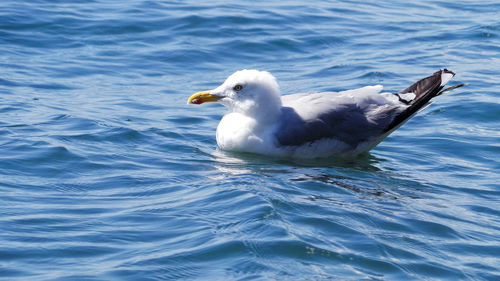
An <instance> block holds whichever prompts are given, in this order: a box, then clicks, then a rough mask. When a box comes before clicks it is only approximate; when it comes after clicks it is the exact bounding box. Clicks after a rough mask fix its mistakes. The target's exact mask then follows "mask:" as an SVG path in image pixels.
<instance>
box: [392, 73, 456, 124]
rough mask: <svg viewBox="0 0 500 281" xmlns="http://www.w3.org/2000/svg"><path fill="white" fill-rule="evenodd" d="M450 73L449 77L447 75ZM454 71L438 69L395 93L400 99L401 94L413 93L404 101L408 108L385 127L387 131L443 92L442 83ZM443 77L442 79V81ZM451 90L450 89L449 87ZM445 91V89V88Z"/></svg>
mask: <svg viewBox="0 0 500 281" xmlns="http://www.w3.org/2000/svg"><path fill="white" fill-rule="evenodd" d="M450 74H451V77H450V76H449V75H450ZM453 76H455V73H454V72H453V71H451V70H449V69H446V68H445V69H440V70H438V71H436V72H434V74H432V75H431V76H428V77H425V78H423V79H421V80H419V81H417V82H416V83H413V84H412V85H411V86H410V87H408V88H406V89H404V90H402V91H400V92H399V93H397V94H396V95H397V96H398V97H399V99H400V100H401V96H402V95H404V94H410V93H411V94H414V96H415V97H414V98H413V99H412V100H407V101H406V102H404V101H403V102H404V103H406V104H407V105H408V108H406V109H405V110H404V111H403V112H401V113H400V114H399V115H398V116H396V117H395V118H394V120H393V121H392V122H391V124H389V126H388V127H387V128H386V131H387V132H391V131H393V130H395V129H396V128H398V127H399V126H401V125H402V124H404V123H405V122H406V120H408V119H409V118H410V117H411V116H413V114H415V113H417V112H418V111H419V110H421V109H422V108H424V107H425V106H426V105H428V103H429V101H430V100H431V99H432V98H434V97H435V96H438V95H440V94H442V93H443V91H441V90H442V89H443V87H444V85H445V84H446V83H447V82H448V81H449V80H450V79H451V78H452V77H453ZM443 79H444V81H443ZM450 90H451V89H450ZM445 91H446V90H445Z"/></svg>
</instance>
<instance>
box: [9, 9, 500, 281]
mask: <svg viewBox="0 0 500 281" xmlns="http://www.w3.org/2000/svg"><path fill="white" fill-rule="evenodd" d="M72 2H73V3H70V1H68V3H66V1H17V0H16V1H14V0H4V1H2V2H1V3H0V113H1V115H0V157H1V161H0V278H1V279H5V280H16V279H23V280H158V279H159V280H161V279H165V280H171V279H180V278H183V279H204V280H206V279H213V280H227V279H230V280H233V279H239V280H252V279H279V280H309V279H311V280H317V279H332V280H360V279H365V280H378V279H399V280H425V279H428V280H499V279H500V273H499V269H500V208H499V207H500V185H499V179H500V177H499V175H498V173H499V171H500V161H499V159H500V144H499V140H500V130H499V128H500V100H499V98H498V96H499V85H500V39H499V38H500V13H499V11H500V4H499V3H498V1H461V3H459V2H456V1H419V2H416V3H408V2H407V1H401V0H396V1H373V3H367V2H366V1H359V2H358V1H342V2H338V1H323V2H321V3H316V2H311V1H279V2H275V3H274V2H273V3H269V2H267V1H251V2H248V1H209V2H206V3H205V2H200V1H169V2H156V1H141V0H137V1H82V2H78V1H72ZM369 2H370V1H369ZM444 67H447V68H449V69H451V70H453V71H455V72H456V73H457V75H456V77H455V78H454V79H453V80H452V82H451V83H450V85H455V84H458V83H468V85H467V87H464V88H461V89H459V90H456V91H454V92H453V93H450V94H446V95H443V96H441V97H439V98H437V99H436V100H435V102H434V104H432V105H431V106H430V107H429V108H427V109H426V110H424V111H423V112H421V113H419V114H418V115H417V116H415V117H414V118H413V119H412V120H411V121H409V122H408V123H407V124H405V125H404V126H403V127H401V128H400V129H399V130H398V131H396V132H395V133H394V134H392V135H391V136H390V137H389V138H388V139H387V140H385V141H384V142H383V143H381V144H380V145H379V146H378V147H377V148H375V149H374V150H372V152H371V153H370V154H368V155H364V156H362V157H360V158H359V159H355V160H349V161H345V160H338V159H321V160H307V161H299V160H293V159H269V158H265V157H261V156H255V155H246V154H233V153H227V152H222V151H217V150H216V142H215V128H216V126H217V123H218V121H219V119H220V118H221V116H222V115H223V113H224V110H225V109H224V108H223V107H222V106H218V105H215V104H209V105H203V106H188V105H186V104H185V103H186V99H187V97H188V96H189V95H191V94H192V93H194V92H196V91H199V90H206V89H211V88H213V87H215V86H217V85H218V84H219V83H221V82H222V81H223V80H224V79H225V77H226V76H228V75H229V74H231V73H232V72H234V71H236V70H239V69H243V68H257V69H261V70H268V71H270V72H272V73H273V74H274V75H275V76H276V77H277V79H278V80H279V82H280V86H281V89H282V91H283V92H284V93H293V92H305V91H326V90H333V91H337V90H344V89H351V88H355V87H360V86H365V85H373V84H383V85H384V86H385V89H386V90H388V91H398V90H401V89H403V88H406V87H407V86H409V85H410V84H411V83H413V82H415V81H416V80H418V79H420V78H422V77H425V76H426V75H429V74H432V73H433V72H434V71H436V70H438V69H440V68H444Z"/></svg>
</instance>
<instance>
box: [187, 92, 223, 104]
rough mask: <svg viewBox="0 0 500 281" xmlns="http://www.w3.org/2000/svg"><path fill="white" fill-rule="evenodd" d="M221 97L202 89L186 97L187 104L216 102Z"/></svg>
mask: <svg viewBox="0 0 500 281" xmlns="http://www.w3.org/2000/svg"><path fill="white" fill-rule="evenodd" d="M221 98H222V97H219V96H215V95H212V94H210V91H202V92H198V93H196V94H194V95H192V96H190V97H189V99H188V102H187V103H188V104H202V103H204V102H216V101H218V100H220V99H221Z"/></svg>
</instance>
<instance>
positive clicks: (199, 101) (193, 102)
mask: <svg viewBox="0 0 500 281" xmlns="http://www.w3.org/2000/svg"><path fill="white" fill-rule="evenodd" d="M191 103H192V104H202V103H203V101H202V100H200V99H193V100H192V101H191Z"/></svg>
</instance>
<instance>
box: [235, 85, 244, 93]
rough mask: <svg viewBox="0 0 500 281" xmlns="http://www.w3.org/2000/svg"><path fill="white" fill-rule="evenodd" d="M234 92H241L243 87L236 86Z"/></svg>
mask: <svg viewBox="0 0 500 281" xmlns="http://www.w3.org/2000/svg"><path fill="white" fill-rule="evenodd" d="M233 90H235V91H236V92H239V91H241V90H243V86H241V85H240V84H238V85H236V86H234V88H233Z"/></svg>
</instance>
